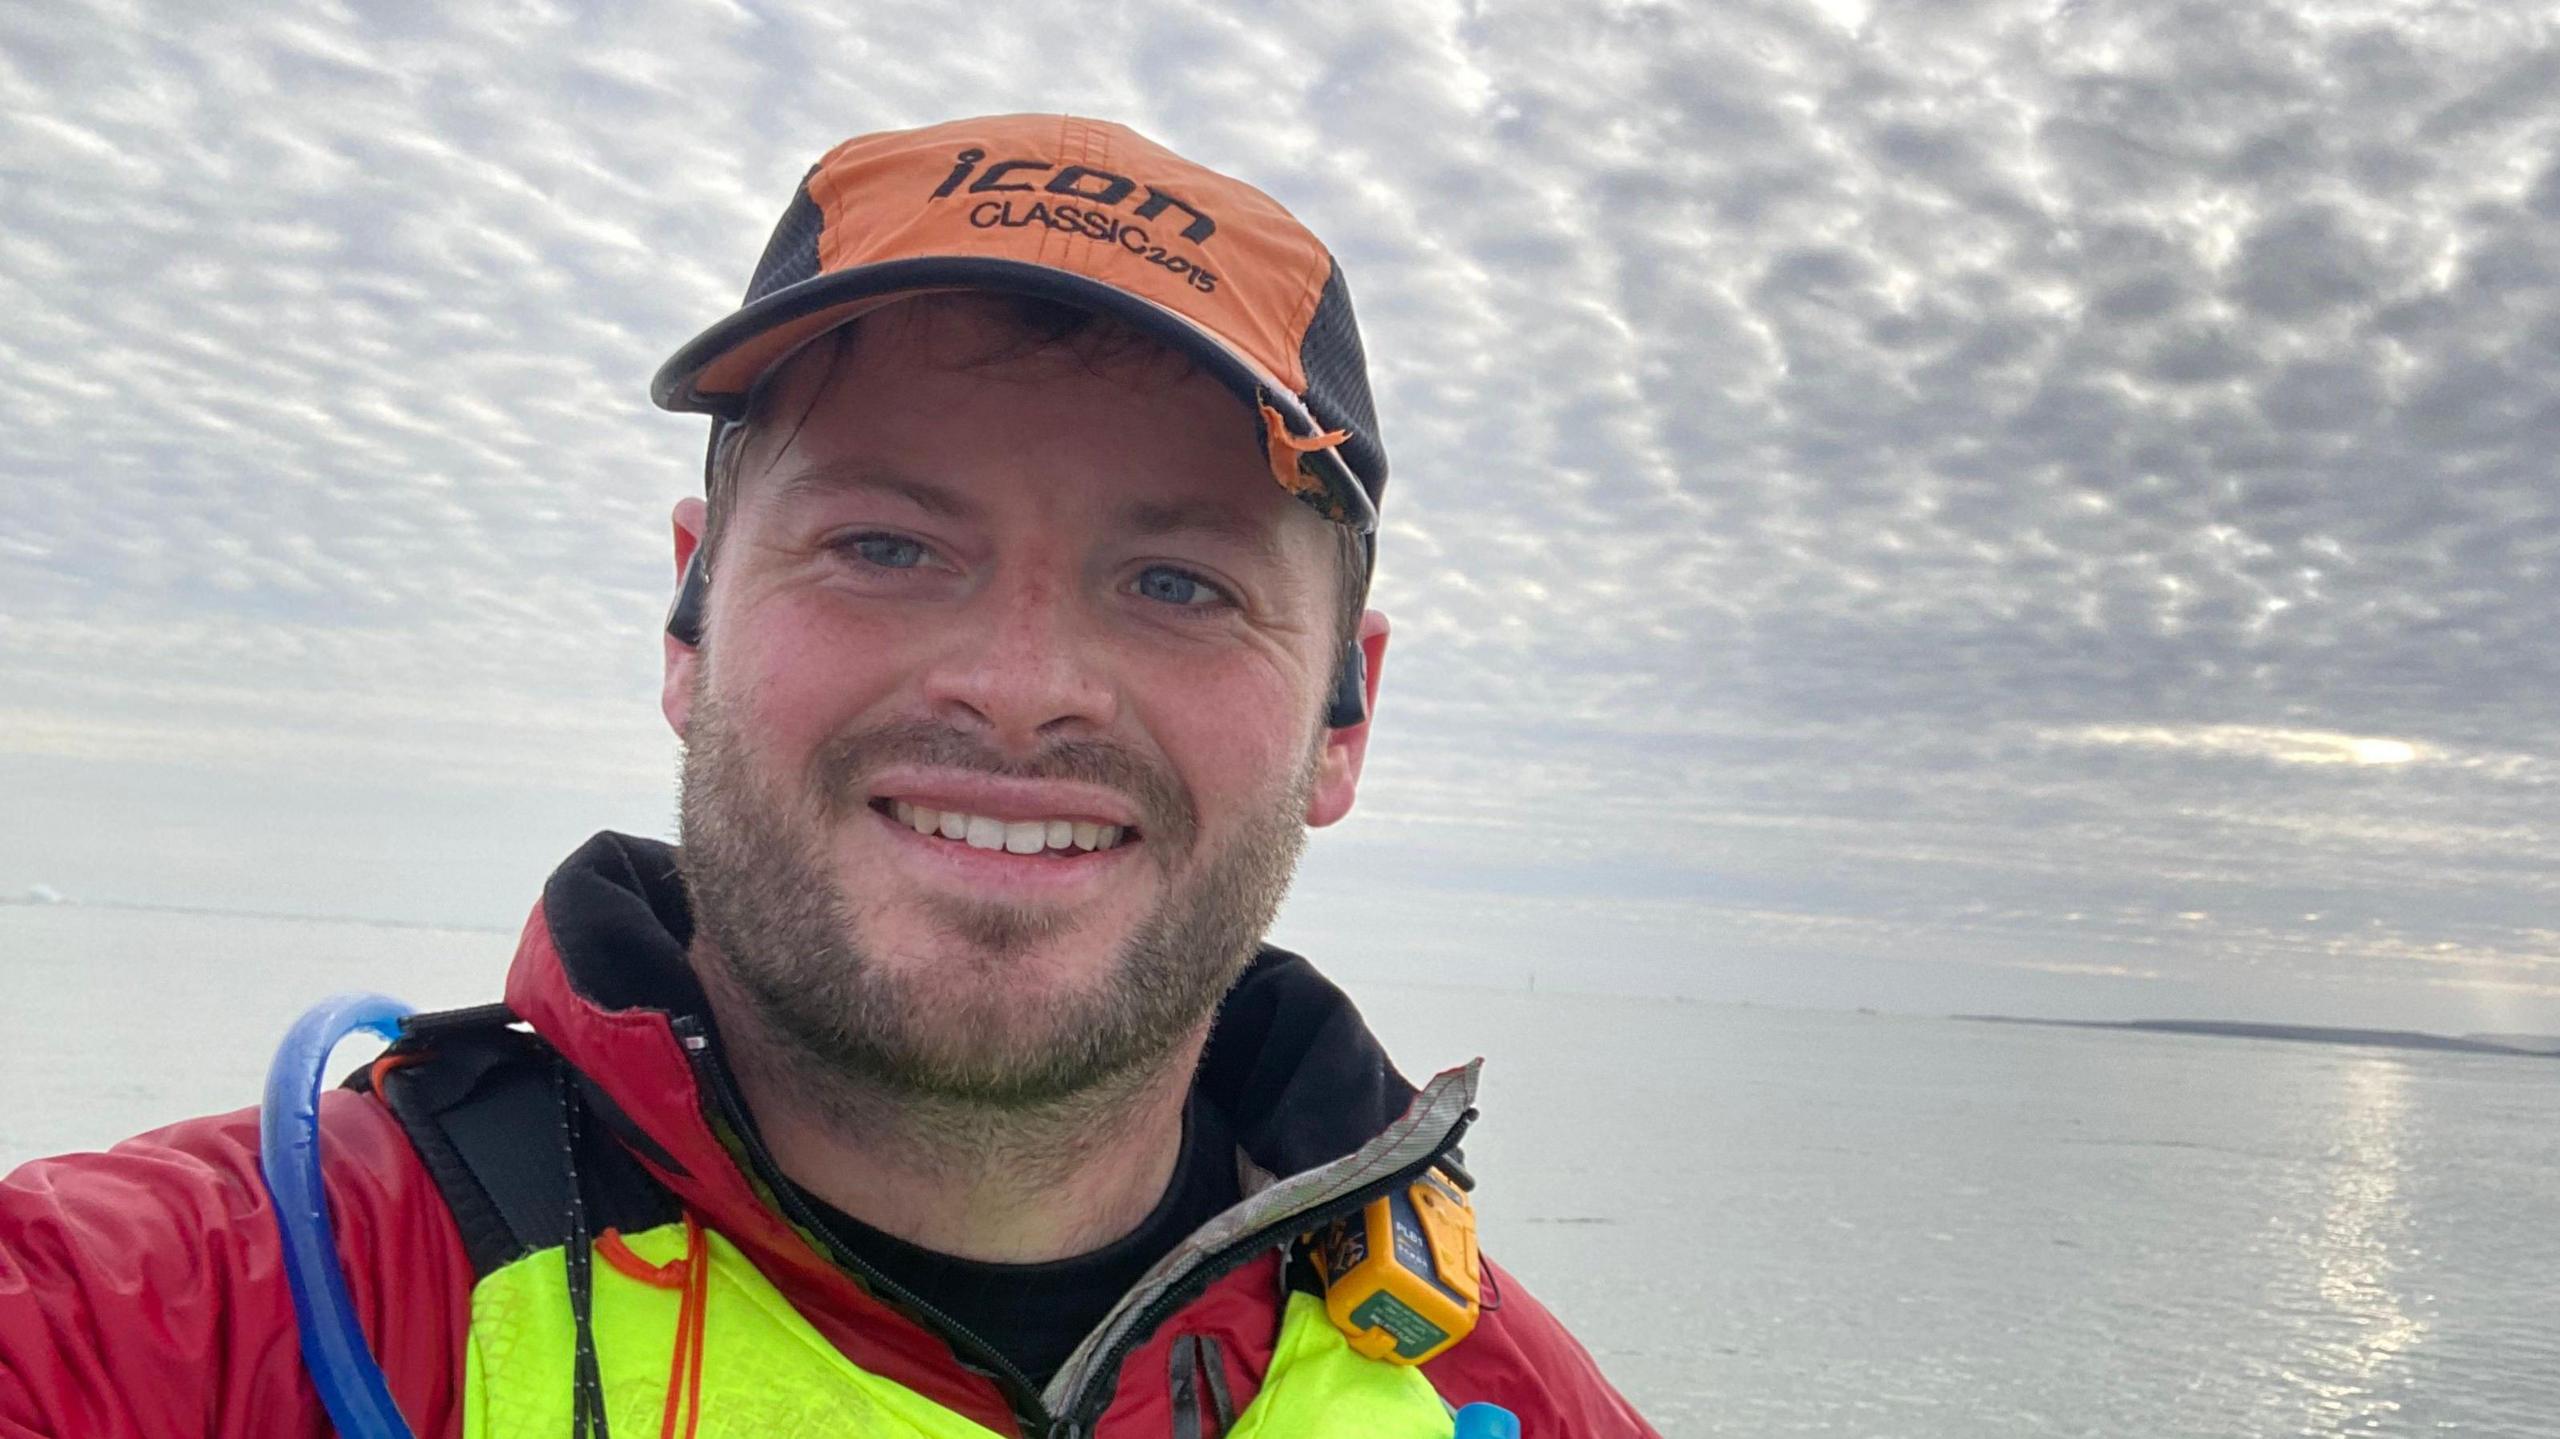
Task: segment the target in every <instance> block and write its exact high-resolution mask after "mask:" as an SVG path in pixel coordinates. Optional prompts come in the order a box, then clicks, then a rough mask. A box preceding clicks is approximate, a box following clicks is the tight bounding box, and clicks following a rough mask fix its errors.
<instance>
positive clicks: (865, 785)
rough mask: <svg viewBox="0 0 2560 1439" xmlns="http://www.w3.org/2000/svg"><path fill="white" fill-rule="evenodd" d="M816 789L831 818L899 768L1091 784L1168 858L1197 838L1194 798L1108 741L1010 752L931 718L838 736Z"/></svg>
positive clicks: (820, 759)
mask: <svg viewBox="0 0 2560 1439" xmlns="http://www.w3.org/2000/svg"><path fill="white" fill-rule="evenodd" d="M810 764H811V768H812V776H811V778H812V780H813V782H814V783H813V787H814V788H815V789H816V790H817V792H818V793H819V794H821V795H823V796H825V797H826V800H827V804H828V807H829V809H830V811H831V812H832V816H833V817H838V818H840V817H842V816H843V815H845V814H848V813H850V812H852V811H853V810H856V809H861V808H864V807H866V806H867V805H868V803H869V801H870V793H869V784H870V779H871V776H873V775H875V774H877V773H879V772H880V771H881V770H883V769H885V768H887V767H888V766H890V765H893V764H911V765H923V766H931V767H933V768H937V769H951V770H966V771H973V772H975V773H978V774H983V775H987V776H989V777H991V778H995V779H1011V780H1051V781H1056V782H1059V783H1068V784H1088V785H1094V786H1098V787H1100V788H1104V789H1110V790H1116V791H1118V792H1119V793H1121V794H1123V795H1126V796H1127V797H1128V798H1129V800H1130V802H1131V804H1132V805H1133V806H1134V808H1135V809H1136V811H1137V814H1138V828H1139V830H1140V832H1141V833H1143V834H1144V835H1145V836H1146V837H1147V838H1148V840H1149V841H1150V842H1152V843H1156V844H1161V845H1162V846H1163V848H1162V849H1161V850H1160V851H1158V852H1159V853H1160V854H1162V855H1164V856H1166V857H1168V858H1170V857H1171V856H1174V855H1178V854H1181V853H1183V852H1184V851H1186V850H1188V849H1189V848H1190V847H1191V840H1192V837H1193V836H1194V835H1196V834H1198V833H1199V829H1200V816H1199V811H1198V810H1197V809H1196V808H1195V807H1194V805H1193V804H1192V801H1191V792H1190V790H1189V789H1188V788H1186V787H1185V786H1184V785H1183V784H1182V782H1181V781H1180V780H1177V779H1175V778H1174V777H1173V776H1172V775H1171V774H1168V773H1166V772H1165V771H1164V769H1163V768H1162V767H1160V766H1158V765H1154V764H1151V763H1149V762H1148V761H1146V760H1145V759H1143V758H1141V757H1140V756H1138V755H1137V754H1134V753H1132V752H1131V751H1130V750H1128V749H1126V748H1124V747H1123V746H1120V745H1116V744H1111V743H1109V742H1107V741H1103V740H1091V739H1077V740H1057V741H1054V742H1052V743H1050V744H1048V745H1046V746H1044V747H1043V748H1041V749H1040V750H1039V751H1038V752H1037V753H1035V754H1032V755H1028V756H1023V757H1015V756H1009V755H1006V754H1004V753H1003V752H1001V751H999V750H997V749H996V748H995V747H994V746H992V745H989V744H988V743H987V742H986V741H984V740H982V739H980V738H978V737H977V736H975V735H972V734H969V733H967V732H965V731H962V730H957V729H953V728H952V727H951V726H949V725H945V724H936V723H934V722H933V721H931V720H902V721H899V722H897V723H894V724H886V725H877V726H874V727H872V728H869V729H862V730H854V731H850V732H848V733H845V734H841V735H838V736H836V737H835V738H833V739H830V740H828V741H827V742H826V743H825V744H823V745H821V746H819V748H818V752H817V753H816V755H814V756H813V757H812V758H811V761H810Z"/></svg>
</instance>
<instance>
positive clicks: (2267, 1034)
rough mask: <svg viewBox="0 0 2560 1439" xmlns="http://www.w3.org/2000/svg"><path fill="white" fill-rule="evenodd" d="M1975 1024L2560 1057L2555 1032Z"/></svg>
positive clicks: (2003, 1019)
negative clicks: (2044, 1026) (2442, 1031)
mask: <svg viewBox="0 0 2560 1439" xmlns="http://www.w3.org/2000/svg"><path fill="white" fill-rule="evenodd" d="M1948 1017H1949V1018H1951V1019H1963V1020H1970V1021H1972V1022H1974V1023H1976V1024H2041V1025H2048V1026H2051V1027H2053V1028H2057V1029H2133V1030H2141V1031H2143V1032H2145V1033H2149V1034H2200V1035H2205V1036H2207V1037H2210V1038H2216V1039H2282V1040H2288V1041H2291V1042H2293V1043H2297V1044H2363V1045H2371V1046H2375V1047H2378V1048H2382V1049H2434V1050H2444V1051H2449V1052H2451V1053H2455V1054H2506V1055H2521V1056H2523V1057H2525V1058H2528V1059H2560V1035H2551V1034H2465V1035H2458V1036H2457V1035H2450V1034H2425V1033H2421V1032H2419V1031H2417V1030H2414V1029H2332V1028H2329V1027H2327V1026H2325V1025H2317V1024H2254V1023H2250V1022H2248V1021H2245V1020H2228V1019H2030V1018H2026V1017H2023V1016H2020V1015H2014V1014H1957V1015H1950V1016H1948Z"/></svg>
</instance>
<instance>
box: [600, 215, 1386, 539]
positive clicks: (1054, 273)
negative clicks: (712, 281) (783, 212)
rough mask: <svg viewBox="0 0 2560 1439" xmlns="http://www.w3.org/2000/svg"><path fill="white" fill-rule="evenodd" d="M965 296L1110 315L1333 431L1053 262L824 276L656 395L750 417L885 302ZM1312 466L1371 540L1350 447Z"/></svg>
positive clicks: (695, 345) (1247, 400)
mask: <svg viewBox="0 0 2560 1439" xmlns="http://www.w3.org/2000/svg"><path fill="white" fill-rule="evenodd" d="M954 290H992V291H997V292H1000V293H1005V294H1016V295H1033V296H1037V297H1039V298H1042V299H1048V300H1058V301H1062V302H1064V303H1066V304H1071V305H1078V306H1081V307H1083V308H1085V309H1089V310H1097V311H1100V312H1102V313H1104V314H1108V315H1110V316H1112V317H1113V318H1115V319H1118V320H1120V321H1122V322H1123V323H1125V324H1127V325H1128V326H1129V327H1130V328H1132V329H1134V330H1136V331H1138V332H1139V333H1141V334H1144V335H1147V336H1149V337H1151V338H1153V339H1156V340H1158V341H1160V342H1162V343H1163V344H1164V345H1166V346H1167V347H1168V348H1170V349H1172V350H1174V351H1175V352H1176V353H1179V354H1182V355H1184V356H1187V357H1189V358H1190V359H1192V360H1193V361H1195V362H1196V363H1198V364H1199V365H1200V367H1201V368H1202V369H1203V370H1205V371H1207V372H1208V373H1209V375H1210V376H1211V377H1212V378H1214V379H1215V380H1217V381H1218V382H1219V383H1220V384H1222V385H1224V386H1226V387H1227V389H1229V390H1230V391H1233V392H1234V394H1235V395H1236V397H1237V398H1238V399H1240V400H1242V401H1243V402H1244V404H1245V406H1246V408H1247V409H1248V410H1249V411H1257V412H1258V407H1259V406H1261V405H1265V404H1267V405H1269V406H1271V407H1272V408H1273V409H1275V410H1277V411H1278V412H1279V413H1280V414H1281V415H1282V417H1283V418H1284V419H1286V420H1287V422H1288V423H1289V426H1290V428H1291V430H1292V431H1293V432H1294V433H1295V434H1297V435H1299V436H1301V437H1305V436H1312V435H1315V434H1318V433H1320V432H1321V430H1322V426H1320V425H1319V424H1318V423H1317V422H1316V420H1315V417H1314V416H1312V415H1310V414H1308V413H1307V408H1306V404H1305V402H1304V401H1302V400H1301V399H1300V398H1299V397H1298V395H1297V394H1296V393H1295V392H1293V391H1291V390H1290V389H1289V388H1288V387H1287V386H1286V385H1283V384H1282V383H1280V381H1279V380H1278V379H1276V378H1274V377H1273V376H1272V375H1270V374H1269V373H1267V372H1266V371H1264V370H1263V369H1262V367H1261V366H1259V365H1256V364H1255V363H1254V362H1253V361H1252V360H1250V359H1248V358H1246V357H1245V355H1244V354H1243V352H1242V351H1240V350H1238V349H1237V348H1236V347H1235V346H1233V345H1230V344H1228V343H1227V341H1226V340H1225V339H1223V338H1222V337H1220V336H1219V335H1218V334H1217V333H1216V332H1214V331H1211V330H1208V329H1205V328H1203V327H1202V326H1200V325H1197V324H1195V323H1193V322H1192V321H1191V320H1190V319H1188V318H1187V317H1185V316H1183V315H1180V314H1177V313H1175V312H1174V311H1172V310H1169V309H1167V308H1165V307H1164V306H1162V305H1159V304H1157V303H1155V302H1154V301H1152V300H1149V299H1147V298H1145V297H1144V296H1140V295H1133V294H1131V293H1130V292H1128V291H1126V290H1123V289H1120V288H1118V287H1117V286H1113V285H1107V284H1104V283H1103V282H1101V281H1099V280H1093V279H1088V278H1086V277H1085V276H1082V275H1076V274H1071V273H1068V272H1066V271H1063V270H1055V269H1051V268H1050V267H1048V266H1046V265H1035V264H1030V263H1027V262H1024V261H1019V260H998V259H989V258H985V257H981V256H962V255H941V256H931V255H929V256H924V257H921V258H916V259H906V260H886V261H882V262H881V263H879V264H876V265H863V266H858V267H856V268H854V269H850V270H838V271H835V272H833V273H830V274H825V275H818V276H815V277H813V278H811V279H807V280H803V281H801V282H800V283H799V284H796V285H793V286H791V287H789V288H788V289H784V290H779V291H776V292H775V293H773V294H770V295H767V296H765V297H764V298H763V299H761V300H758V301H756V302H755V303H754V304H751V305H747V306H744V307H742V308H740V309H739V310H737V311H735V312H734V313H732V314H730V315H729V316H727V317H726V318H724V319H722V320H721V321H720V322H719V323H717V324H715V325H713V326H712V327H711V328H709V329H707V330H704V331H703V332H702V333H701V334H699V335H696V336H694V337H693V338H692V339H691V340H689V341H687V342H685V344H684V345H683V347H682V348H680V349H678V350H677V351H676V352H675V354H674V355H673V356H672V357H671V358H669V359H668V361H667V362H666V363H665V364H664V365H661V366H659V367H658V373H657V375H656V376H655V377H654V378H653V379H651V380H650V382H649V397H650V399H652V400H653V401H655V402H656V403H657V405H658V406H659V408H661V409H667V410H675V411H679V412H683V413H688V414H706V415H716V416H719V417H720V418H722V419H728V420H736V419H739V418H742V417H743V416H744V415H745V412H746V405H747V398H748V395H749V394H750V393H751V392H752V391H753V390H754V388H755V385H756V382H757V381H758V380H760V379H762V378H763V377H764V376H765V375H766V374H768V373H770V372H771V371H772V369H773V367H774V366H776V365H779V364H781V363H782V362H783V361H784V360H786V359H788V358H790V356H791V355H792V354H793V353H795V352H796V351H798V350H799V349H800V347H801V346H803V345H806V344H808V343H809V342H810V341H812V340H814V339H817V338H818V337H819V336H821V335H824V334H826V333H827V332H828V331H830V330H833V329H836V328H837V327H839V326H842V325H847V324H850V323H852V322H853V321H854V320H856V319H859V318H860V317H861V316H863V315H864V314H867V313H869V312H870V311H872V310H876V309H879V308H880V307H881V306H883V305H886V304H890V303H892V302H894V301H897V300H901V299H906V298H910V297H912V296H915V295H923V294H932V293H935V292H938V291H939V292H947V291H954ZM1308 458H1309V459H1311V460H1313V461H1314V463H1315V465H1316V467H1317V468H1318V469H1319V470H1320V471H1321V472H1322V475H1323V479H1324V483H1325V487H1326V490H1327V492H1328V493H1329V494H1330V495H1331V496H1332V498H1333V500H1334V502H1335V504H1336V505H1337V506H1338V507H1339V510H1340V513H1341V516H1342V522H1343V523H1345V524H1347V525H1350V526H1351V527H1352V528H1354V529H1356V530H1358V531H1360V532H1361V533H1362V534H1369V533H1373V532H1374V531H1375V530H1376V529H1377V527H1378V509H1377V506H1376V504H1375V503H1373V502H1372V501H1371V500H1370V498H1369V492H1368V490H1367V488H1366V487H1364V486H1363V485H1362V484H1361V483H1360V480H1359V477H1358V476H1356V475H1354V474H1353V473H1352V472H1351V467H1350V465H1349V464H1348V463H1346V462H1345V461H1344V460H1343V458H1342V456H1341V454H1340V452H1339V450H1338V449H1337V448H1335V447H1331V446H1328V447H1326V448H1323V449H1319V450H1314V451H1311V452H1309V455H1308Z"/></svg>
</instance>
